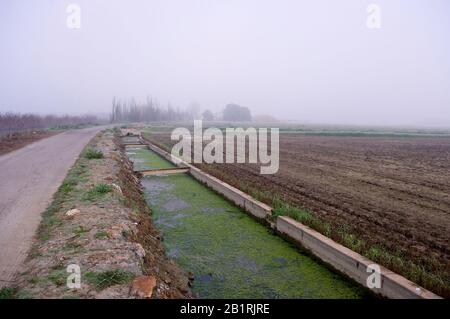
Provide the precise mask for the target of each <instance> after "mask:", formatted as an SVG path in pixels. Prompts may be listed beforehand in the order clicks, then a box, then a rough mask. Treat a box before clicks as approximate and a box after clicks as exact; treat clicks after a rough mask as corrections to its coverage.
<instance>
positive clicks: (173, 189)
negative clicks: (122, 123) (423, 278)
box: [128, 149, 366, 298]
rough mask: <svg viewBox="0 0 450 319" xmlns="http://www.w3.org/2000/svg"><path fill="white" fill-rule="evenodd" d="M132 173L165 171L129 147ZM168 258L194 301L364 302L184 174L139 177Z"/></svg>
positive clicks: (163, 164)
mask: <svg viewBox="0 0 450 319" xmlns="http://www.w3.org/2000/svg"><path fill="white" fill-rule="evenodd" d="M128 156H129V157H130V159H131V160H132V161H133V162H134V164H135V168H136V169H156V168H167V167H171V166H172V164H171V163H169V162H168V161H166V160H165V159H163V158H161V157H160V156H158V155H157V154H156V153H154V152H152V151H150V150H147V149H130V150H128ZM142 185H143V187H144V188H145V193H146V199H147V202H148V204H149V206H150V208H151V209H152V212H153V215H152V218H153V221H154V223H155V224H156V226H157V227H158V228H159V230H160V231H161V232H162V233H163V234H164V241H163V244H164V246H165V248H166V250H167V253H168V255H169V256H170V257H171V258H173V259H174V260H175V261H176V262H177V263H178V264H179V265H180V266H181V267H182V268H183V269H184V270H185V271H187V272H192V273H193V274H194V277H195V280H194V285H193V291H194V293H196V294H197V295H198V296H199V297H200V298H362V297H364V296H366V293H365V291H364V290H363V289H361V288H360V287H358V286H357V285H355V284H353V283H352V282H350V281H348V280H347V279H345V278H343V277H341V276H340V275H338V274H336V273H334V272H332V271H330V270H329V269H328V268H326V267H324V266H323V265H321V264H319V263H318V262H317V261H314V260H313V259H311V258H310V257H309V256H307V255H306V254H303V253H302V252H301V251H300V250H299V249H297V248H296V247H294V246H293V245H291V244H289V243H288V242H286V241H284V240H283V239H281V238H280V237H278V236H276V235H274V234H272V233H271V231H270V230H269V229H268V228H266V227H265V226H263V225H261V224H259V223H258V222H256V221H255V220H253V219H252V218H250V217H249V216H248V215H247V214H246V213H245V212H243V211H242V209H240V208H239V207H237V206H235V205H233V204H232V203H230V202H229V201H227V200H226V199H224V198H223V197H221V196H220V195H218V194H217V193H215V192H214V191H212V190H210V189H209V188H207V187H206V186H204V185H203V184H201V183H199V182H198V181H196V180H195V179H194V178H192V177H191V176H190V175H188V174H172V175H165V176H164V175H161V176H148V177H144V178H143V179H142Z"/></svg>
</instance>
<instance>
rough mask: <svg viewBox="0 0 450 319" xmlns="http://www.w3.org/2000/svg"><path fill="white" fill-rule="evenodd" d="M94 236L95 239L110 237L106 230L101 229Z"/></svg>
mask: <svg viewBox="0 0 450 319" xmlns="http://www.w3.org/2000/svg"><path fill="white" fill-rule="evenodd" d="M94 238H95V239H105V238H108V233H107V232H105V231H99V232H97V233H95V235H94Z"/></svg>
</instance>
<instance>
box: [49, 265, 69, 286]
mask: <svg viewBox="0 0 450 319" xmlns="http://www.w3.org/2000/svg"><path fill="white" fill-rule="evenodd" d="M68 276H69V274H68V273H67V272H66V271H65V269H56V270H53V271H52V272H51V273H50V274H49V275H48V276H47V279H48V280H50V281H51V282H52V283H53V284H54V285H55V286H57V287H61V286H63V285H65V284H66V282H67V277H68Z"/></svg>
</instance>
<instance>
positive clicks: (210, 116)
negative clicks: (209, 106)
mask: <svg viewBox="0 0 450 319" xmlns="http://www.w3.org/2000/svg"><path fill="white" fill-rule="evenodd" d="M202 116H203V121H214V114H213V112H211V111H210V110H206V111H205V112H203V113H202Z"/></svg>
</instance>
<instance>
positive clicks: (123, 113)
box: [111, 98, 252, 123]
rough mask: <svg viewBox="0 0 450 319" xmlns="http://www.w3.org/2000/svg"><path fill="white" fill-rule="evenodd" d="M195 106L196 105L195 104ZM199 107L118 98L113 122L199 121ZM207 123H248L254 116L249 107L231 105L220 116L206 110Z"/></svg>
mask: <svg viewBox="0 0 450 319" xmlns="http://www.w3.org/2000/svg"><path fill="white" fill-rule="evenodd" d="M194 104H195V103H194ZM198 108H199V106H197V105H191V106H190V107H188V108H187V110H184V109H180V108H174V107H172V106H171V105H170V104H169V105H167V107H161V106H160V105H159V104H158V102H157V101H155V100H153V99H151V98H148V99H147V101H146V102H144V103H138V102H136V101H135V100H134V99H131V100H130V101H121V100H118V99H116V98H114V99H113V102H112V110H111V122H112V123H121V122H181V121H189V120H193V119H197V118H198V116H199V114H198ZM201 115H202V118H203V120H205V121H213V120H223V121H230V122H248V121H251V120H252V115H251V113H250V110H249V109H248V108H247V107H244V106H240V105H237V104H233V103H230V104H228V105H226V106H225V108H224V109H223V111H222V112H221V114H220V115H218V114H214V113H212V112H211V111H210V110H205V111H204V112H203V113H202V114H201Z"/></svg>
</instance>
